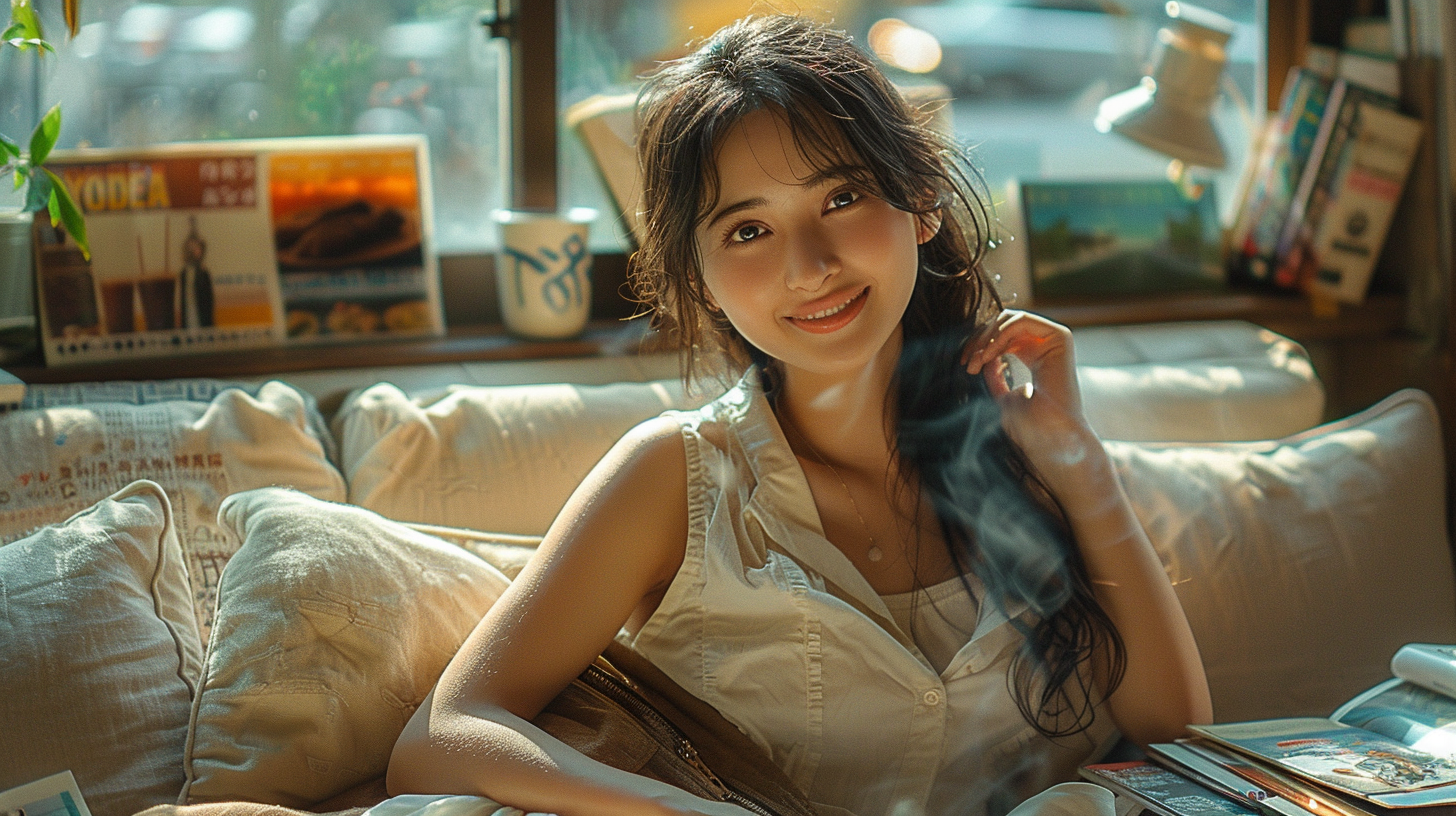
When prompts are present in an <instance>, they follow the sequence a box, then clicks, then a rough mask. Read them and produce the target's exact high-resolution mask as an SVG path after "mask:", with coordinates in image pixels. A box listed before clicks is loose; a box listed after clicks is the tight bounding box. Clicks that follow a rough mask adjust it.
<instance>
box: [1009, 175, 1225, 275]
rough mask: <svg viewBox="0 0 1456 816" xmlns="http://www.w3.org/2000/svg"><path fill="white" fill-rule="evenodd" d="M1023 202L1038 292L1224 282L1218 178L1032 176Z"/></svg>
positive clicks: (1024, 187)
mask: <svg viewBox="0 0 1456 816" xmlns="http://www.w3.org/2000/svg"><path fill="white" fill-rule="evenodd" d="M1021 207H1022V213H1023V217H1024V223H1025V227H1024V229H1025V231H1026V251H1027V253H1028V257H1029V260H1030V266H1031V287H1032V293H1033V295H1034V297H1036V298H1037V299H1041V298H1044V297H1052V298H1055V297H1068V296H1084V295H1094V296H1096V295H1138V294H1152V293H1164V292H1177V291H1189V290H1214V289H1220V288H1222V287H1223V285H1224V271H1223V255H1222V240H1223V238H1222V228H1221V226H1220V224H1219V219H1218V206H1217V203H1216V198H1215V194H1214V188H1213V186H1212V184H1208V185H1204V186H1201V187H1199V188H1197V190H1196V191H1195V194H1193V195H1190V194H1189V192H1188V191H1187V190H1185V187H1184V186H1182V185H1178V184H1174V183H1173V182H1170V181H1163V180H1152V181H1024V182H1022V183H1021Z"/></svg>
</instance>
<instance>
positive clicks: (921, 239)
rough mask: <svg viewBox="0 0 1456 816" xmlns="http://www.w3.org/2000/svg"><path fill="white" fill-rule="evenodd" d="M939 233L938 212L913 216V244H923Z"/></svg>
mask: <svg viewBox="0 0 1456 816" xmlns="http://www.w3.org/2000/svg"><path fill="white" fill-rule="evenodd" d="M937 232H940V210H933V211H931V212H928V213H921V214H920V215H917V216H915V243H917V244H923V243H925V242H926V241H929V240H930V239H931V238H934V237H935V234H936V233H937Z"/></svg>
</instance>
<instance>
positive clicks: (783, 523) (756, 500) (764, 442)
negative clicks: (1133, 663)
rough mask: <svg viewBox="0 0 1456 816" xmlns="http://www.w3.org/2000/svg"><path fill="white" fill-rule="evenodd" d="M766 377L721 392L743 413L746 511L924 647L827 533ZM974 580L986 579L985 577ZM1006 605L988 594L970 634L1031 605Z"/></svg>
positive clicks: (830, 581)
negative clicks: (902, 626)
mask: <svg viewBox="0 0 1456 816" xmlns="http://www.w3.org/2000/svg"><path fill="white" fill-rule="evenodd" d="M762 383H763V380H762V378H761V377H760V375H759V370H758V367H757V366H750V367H749V368H748V370H747V371H746V372H744V374H743V376H742V377H741V378H740V379H739V381H738V383H737V385H736V386H734V388H733V389H731V390H730V391H729V392H728V393H727V394H725V395H724V396H723V398H722V401H723V403H724V404H725V405H726V407H727V409H728V411H729V413H730V414H732V415H733V418H734V419H736V420H738V421H735V422H733V423H732V424H733V427H734V428H735V429H736V435H737V437H738V440H739V443H740V444H741V445H742V447H743V453H744V457H745V459H746V461H747V464H748V467H749V470H750V472H751V473H752V474H753V484H752V486H751V488H750V491H751V492H750V494H749V496H748V500H747V502H746V503H745V507H744V513H745V514H748V515H751V516H753V518H754V519H756V520H757V522H758V524H759V525H760V527H762V529H763V531H764V533H765V535H766V536H767V538H768V540H769V542H770V546H771V547H775V548H777V549H779V550H781V551H782V552H784V553H785V554H787V555H788V556H789V557H790V558H792V559H793V560H794V561H796V562H797V563H799V564H800V565H802V566H803V567H805V568H807V569H810V570H812V571H814V572H815V573H818V575H819V576H821V577H822V578H823V579H824V581H825V583H826V585H827V586H826V589H828V590H829V592H830V593H831V594H833V595H835V596H836V597H838V598H839V599H840V600H842V601H844V602H846V603H848V604H850V605H851V606H854V607H855V608H856V609H858V610H859V611H860V612H862V613H864V614H865V615H866V616H867V617H869V618H870V619H872V620H874V621H876V622H877V623H879V624H880V626H881V627H883V628H884V629H885V631H886V632H888V633H890V634H891V635H892V636H894V637H895V639H896V640H898V641H900V643H901V645H903V646H905V647H906V648H907V649H908V650H909V651H910V652H911V653H913V654H916V655H919V654H920V650H919V649H918V648H917V647H916V646H915V644H914V642H913V641H912V640H911V638H910V637H909V635H908V633H905V632H901V631H900V627H899V625H898V624H896V623H895V619H894V616H893V615H891V614H890V609H889V607H888V606H886V605H885V602H884V600H883V599H882V598H881V597H880V595H879V593H877V592H875V589H874V587H873V586H871V585H870V582H869V581H868V580H866V579H865V577H864V576H863V575H861V574H860V571H859V570H858V569H857V568H855V566H854V564H853V563H852V562H851V561H850V560H849V558H848V557H847V556H846V555H845V554H844V553H843V552H841V551H840V550H839V548H838V547H836V546H834V544H833V543H831V542H830V541H829V539H828V538H827V537H826V536H825V535H824V526H823V523H822V522H821V521H820V519H819V510H818V507H817V505H815V503H814V494H813V492H812V491H811V490H810V489H809V480H808V478H807V477H806V476H805V475H804V468H803V466H802V465H801V464H800V463H799V460H798V457H796V456H795V455H794V451H793V448H791V447H790V446H789V442H788V438H787V437H786V436H785V435H784V432H783V427H782V426H781V425H779V421H778V417H777V416H776V415H775V414H774V412H773V409H772V407H771V406H770V405H769V400H768V395H767V394H765V393H764V390H763V384H762ZM974 583H975V584H976V586H978V587H979V586H980V582H979V581H975V582H974ZM983 594H984V593H983ZM1008 607H1009V608H1006V609H1002V608H1001V605H1000V604H997V603H995V602H988V599H986V598H984V597H983V598H982V599H981V603H980V614H979V619H978V622H977V626H976V632H975V634H974V635H972V637H971V641H972V642H974V641H976V640H979V639H980V638H982V637H983V636H985V635H988V634H990V633H991V632H992V631H993V630H995V629H997V628H999V627H1000V626H1001V625H1002V624H1005V623H1007V622H1008V621H1009V620H1011V619H1014V618H1017V617H1020V616H1021V615H1022V614H1024V613H1025V612H1026V611H1027V609H1028V607H1027V604H1026V603H1025V602H1022V601H1013V602H1011V603H1010V604H1008Z"/></svg>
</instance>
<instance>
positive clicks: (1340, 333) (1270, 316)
mask: <svg viewBox="0 0 1456 816" xmlns="http://www.w3.org/2000/svg"><path fill="white" fill-rule="evenodd" d="M1031 310H1032V311H1035V312H1037V313H1039V314H1043V315H1046V316H1047V317H1049V318H1051V319H1052V320H1055V321H1057V322H1058V323H1062V324H1064V325H1067V326H1071V327H1073V328H1076V327H1079V326H1112V325H1118V324H1123V323H1163V322H1176V321H1183V320H1247V321H1248V322H1250V323H1254V324H1257V325H1260V326H1263V327H1264V328H1266V329H1269V330H1270V331H1274V332H1278V333H1279V334H1282V335H1285V336H1286V337H1289V338H1292V339H1294V340H1298V341H1309V340H1336V339H1350V340H1357V339H1370V338H1378V337H1390V336H1392V335H1396V334H1398V333H1400V331H1401V329H1402V326H1403V324H1404V320H1405V299H1404V298H1403V297H1401V296H1400V295H1372V296H1371V297H1370V298H1368V299H1367V300H1366V301H1365V302H1364V303H1362V304H1360V305H1359V306H1343V305H1342V306H1341V307H1340V311H1339V314H1337V315H1335V316H1333V317H1323V316H1320V315H1316V314H1315V313H1314V311H1313V309H1312V308H1311V306H1310V302H1309V301H1308V300H1307V299H1305V298H1303V297H1301V296H1298V295H1294V294H1290V295H1283V294H1264V293H1255V292H1235V291H1231V292H1198V293H1188V294H1181V295H1162V296H1156V297H1143V298H1125V299H1122V300H1109V299H1105V298H1103V299H1095V300H1094V299H1077V300H1070V299H1068V300H1048V301H1040V302H1037V303H1035V304H1033V305H1032V306H1031Z"/></svg>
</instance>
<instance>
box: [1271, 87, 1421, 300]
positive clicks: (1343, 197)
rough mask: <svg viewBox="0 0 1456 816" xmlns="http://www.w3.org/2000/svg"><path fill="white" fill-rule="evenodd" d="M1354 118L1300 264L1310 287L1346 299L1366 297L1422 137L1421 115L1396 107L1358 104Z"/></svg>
mask: <svg viewBox="0 0 1456 816" xmlns="http://www.w3.org/2000/svg"><path fill="white" fill-rule="evenodd" d="M1357 119H1358V120H1359V124H1358V125H1357V133H1356V135H1355V137H1354V138H1353V139H1352V141H1351V149H1350V150H1348V151H1346V153H1345V156H1343V157H1342V158H1343V160H1342V161H1341V163H1340V166H1339V169H1338V171H1337V173H1336V176H1335V178H1336V181H1335V184H1334V186H1333V189H1332V190H1331V193H1330V205H1329V210H1328V211H1327V212H1326V213H1325V214H1324V216H1323V217H1322V218H1321V220H1320V222H1319V227H1318V230H1317V232H1316V233H1315V237H1314V241H1313V244H1312V251H1311V257H1310V259H1309V263H1307V264H1306V265H1305V268H1306V269H1313V270H1314V274H1313V279H1312V280H1311V281H1309V285H1310V286H1311V288H1312V289H1313V290H1314V291H1316V292H1319V293H1321V294H1324V295H1328V296H1330V297H1333V298H1335V299H1336V300H1340V301H1343V302H1346V303H1359V302H1361V301H1362V300H1364V299H1365V291H1366V289H1368V288H1369V285H1370V276H1371V274H1372V273H1373V272H1374V271H1375V262H1376V260H1378V259H1379V256H1380V249H1381V247H1382V246H1384V244H1385V236H1386V233H1388V232H1389V231H1390V221H1391V218H1392V217H1393V216H1394V215H1395V208H1396V205H1397V204H1399V203H1400V194H1401V191H1402V190H1403V189H1404V188H1405V183H1406V178H1407V177H1408V175H1409V174H1410V168H1411V164H1412V162H1413V161H1414V160H1415V155H1416V150H1417V148H1418V147H1419V146H1420V139H1421V123H1420V120H1418V119H1414V118H1412V117H1409V116H1405V115H1404V114H1400V113H1396V112H1395V111H1390V110H1385V109H1382V108H1379V107H1376V106H1373V105H1370V104H1368V103H1362V104H1361V106H1360V112H1359V114H1358V116H1357ZM1294 283H1295V284H1300V283H1303V281H1295V282H1294Z"/></svg>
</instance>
